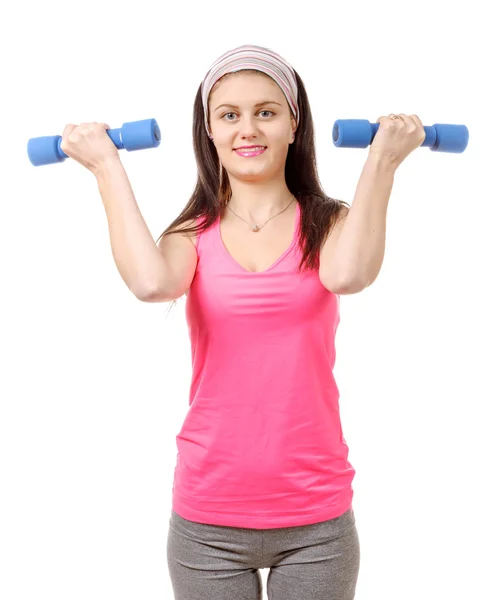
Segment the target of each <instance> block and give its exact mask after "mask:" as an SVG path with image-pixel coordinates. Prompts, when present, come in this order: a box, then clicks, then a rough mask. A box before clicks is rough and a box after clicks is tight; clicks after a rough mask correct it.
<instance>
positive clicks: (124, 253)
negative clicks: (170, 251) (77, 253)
mask: <svg viewBox="0 0 485 600" xmlns="http://www.w3.org/2000/svg"><path fill="white" fill-rule="evenodd" d="M94 174H95V177H96V181H97V183H98V189H99V192H100V194H101V198H102V201H103V205H104V208H105V211H106V216H107V219H108V228H109V237H110V242H111V251H112V253H113V258H114V260H115V263H116V267H117V269H118V272H119V274H120V275H121V277H122V279H123V281H124V282H125V283H126V285H127V286H128V288H129V289H130V290H131V291H132V292H133V294H135V296H137V297H140V298H141V297H143V295H144V294H145V291H146V290H149V289H152V288H153V285H154V282H160V281H163V277H164V271H165V268H166V267H165V262H164V259H163V257H162V254H161V253H160V251H159V250H158V248H157V245H156V243H155V241H154V239H153V237H152V235H151V233H150V230H149V229H148V226H147V224H146V222H145V220H144V218H143V216H142V214H141V212H140V209H139V207H138V204H137V202H136V199H135V196H134V194H133V190H132V187H131V184H130V181H129V179H128V175H127V174H126V171H125V169H124V167H123V164H122V163H121V161H120V160H118V159H116V160H112V161H110V162H109V163H107V164H105V165H104V166H103V167H102V168H100V169H99V170H98V171H96V172H95V173H94Z"/></svg>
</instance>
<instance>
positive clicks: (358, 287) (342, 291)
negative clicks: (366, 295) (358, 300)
mask: <svg viewBox="0 0 485 600" xmlns="http://www.w3.org/2000/svg"><path fill="white" fill-rule="evenodd" d="M320 281H321V282H322V285H323V286H324V287H325V288H326V289H327V290H328V291H329V292H331V293H332V294H337V295H338V296H344V295H350V294H358V293H359V292H362V291H363V290H365V288H366V287H368V285H369V282H367V281H365V282H364V281H363V280H362V279H358V278H355V277H348V278H346V279H340V280H331V279H330V280H329V278H322V277H320Z"/></svg>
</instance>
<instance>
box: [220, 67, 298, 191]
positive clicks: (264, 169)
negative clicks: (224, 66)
mask: <svg viewBox="0 0 485 600" xmlns="http://www.w3.org/2000/svg"><path fill="white" fill-rule="evenodd" d="M227 105H233V106H227ZM208 108H209V128H210V131H211V133H212V136H213V138H214V140H213V141H214V145H215V148H216V150H217V153H218V155H219V159H220V161H221V163H222V165H223V167H224V168H225V169H226V171H227V172H228V174H229V175H233V176H235V177H238V178H242V179H246V180H252V181H254V180H258V179H267V178H270V177H272V176H274V175H275V174H276V173H278V172H280V171H281V170H283V172H284V167H285V163H286V157H287V155H288V145H289V144H291V143H292V142H293V139H294V137H293V132H294V131H295V130H296V126H295V125H296V121H295V119H294V118H293V115H292V114H291V111H290V107H289V105H288V102H287V100H286V97H285V95H284V94H283V92H282V90H281V89H280V87H279V86H278V85H277V83H276V82H274V81H273V80H272V79H271V78H270V77H268V76H266V75H264V74H259V73H257V72H256V73H234V74H230V75H229V76H226V77H224V78H223V79H222V80H221V81H220V82H218V83H217V84H216V85H215V86H214V87H213V88H212V91H211V94H210V96H209V107H208ZM253 145H256V146H266V150H265V151H264V152H263V153H262V154H259V155H258V156H253V157H250V158H245V157H243V156H239V155H238V154H237V153H236V151H235V149H236V148H240V147H241V146H253Z"/></svg>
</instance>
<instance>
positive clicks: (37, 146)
mask: <svg viewBox="0 0 485 600" xmlns="http://www.w3.org/2000/svg"><path fill="white" fill-rule="evenodd" d="M106 133H107V134H108V135H109V137H110V139H111V141H112V142H113V144H114V145H115V146H116V147H117V148H118V150H122V149H124V150H127V151H128V152H131V151H133V150H145V149H146V148H156V147H157V146H159V145H160V128H159V127H158V124H157V122H156V121H155V119H143V120H142V121H132V122H131V123H123V126H122V127H120V128H119V129H107V130H106ZM61 143H62V135H47V136H43V137H37V138H31V139H30V140H29V141H28V144H27V153H28V155H29V159H30V162H31V163H32V164H33V165H34V167H39V166H40V165H51V164H53V163H59V162H63V161H65V160H66V158H69V156H68V155H67V154H66V153H65V152H63V151H62V150H61Z"/></svg>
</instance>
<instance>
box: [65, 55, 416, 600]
mask: <svg viewBox="0 0 485 600" xmlns="http://www.w3.org/2000/svg"><path fill="white" fill-rule="evenodd" d="M378 122H380V124H381V126H380V127H379V130H378V132H377V134H376V136H375V138H374V140H373V143H372V145H371V146H370V148H369V155H368V158H367V161H366V163H365V165H364V169H363V172H362V175H361V178H360V180H359V184H358V186H357V190H356V194H355V197H354V200H353V203H352V206H351V207H349V205H348V204H347V203H345V202H342V201H338V200H334V199H331V198H329V197H328V196H327V195H326V194H325V192H324V191H323V189H322V188H321V186H320V183H319V178H318V174H317V170H316V160H315V143H314V130H313V122H312V116H311V111H310V105H309V102H308V98H307V94H306V91H305V88H304V85H303V82H302V80H301V79H300V77H299V75H298V74H297V73H296V71H295V70H294V69H293V68H292V67H291V66H290V65H289V64H288V63H287V62H286V61H285V60H284V59H283V58H282V57H281V56H279V55H278V54H276V53H275V52H273V51H271V50H269V49H267V48H262V47H259V46H249V45H246V46H241V47H239V48H236V49H234V50H231V51H229V52H227V53H225V54H224V55H222V56H221V57H220V58H219V59H218V60H217V61H216V62H215V63H214V64H213V65H212V66H211V68H210V69H209V71H208V73H207V74H206V76H205V78H204V80H203V82H202V83H201V85H200V87H199V90H198V92H197V96H196V99H195V105H194V126H193V136H194V148H195V155H196V159H197V167H198V180H197V185H196V188H195V191H194V193H193V195H192V197H191V198H190V200H189V202H188V203H187V205H186V207H185V208H184V210H183V211H182V212H181V214H180V216H179V217H178V218H177V219H176V220H175V221H174V222H173V223H172V224H171V225H170V226H169V227H168V228H167V229H166V230H165V231H164V232H163V234H162V235H161V236H160V238H159V239H158V240H157V242H156V243H155V242H154V240H153V238H152V237H151V234H150V232H149V230H148V228H147V226H146V224H145V222H144V220H143V218H142V216H141V214H140V212H139V210H138V207H137V205H136V201H135V199H134V196H133V193H132V190H131V187H130V185H129V181H128V179H127V177H126V173H125V171H124V169H123V167H122V165H121V163H120V161H119V159H118V156H117V151H116V148H115V146H114V144H112V142H111V140H109V138H108V136H107V135H106V134H105V131H104V130H105V129H106V128H108V127H109V126H108V125H106V124H102V125H100V124H91V125H89V124H82V125H81V126H79V127H77V128H76V127H75V126H74V125H69V126H67V127H66V129H65V131H64V137H65V139H64V140H63V146H61V147H62V149H63V150H64V151H65V152H66V153H67V154H69V155H70V156H72V157H73V158H76V159H77V160H78V161H79V162H81V163H82V164H84V165H85V166H86V167H87V168H89V169H90V170H92V172H93V173H95V175H96V177H97V180H98V184H99V189H100V193H101V197H102V199H103V202H104V205H105V208H106V211H107V215H108V223H109V227H110V238H111V244H112V249H113V255H114V258H115V261H116V264H117V267H118V270H119V272H120V274H121V276H122V277H123V279H124V281H125V282H126V284H127V285H128V286H129V287H130V289H131V290H132V291H133V292H134V293H135V294H136V295H137V297H139V298H140V299H142V300H144V301H149V302H169V301H175V300H176V299H177V298H180V297H181V296H182V295H184V294H186V295H187V300H186V315H187V322H188V327H189V334H190V341H191V347H192V359H193V375H192V382H191V388H190V398H189V405H190V407H189V410H188V413H187V416H186V418H185V420H184V423H183V425H182V428H181V430H180V432H179V434H178V435H177V439H176V441H177V447H178V454H177V465H176V469H175V476H174V485H173V503H172V513H171V518H170V527H169V535H168V540H167V559H168V566H169V572H170V577H171V581H172V585H173V590H174V594H175V598H176V600H214V599H216V598H217V599H220V600H229V599H231V600H237V599H242V598H244V599H246V600H251V599H253V600H259V599H260V598H261V593H262V579H261V574H260V571H259V569H262V568H268V569H270V572H269V575H268V579H267V588H268V596H269V597H270V598H271V600H352V599H353V598H354V594H355V588H356V583H357V577H358V572H359V563H360V548H359V539H358V534H357V529H356V524H355V518H354V512H353V508H352V498H353V490H352V480H353V477H354V474H355V471H354V469H353V467H352V465H351V464H350V463H349V461H348V460H347V456H348V450H349V449H348V447H347V444H346V442H345V439H344V436H343V432H342V427H341V422H340V416H339V391H338V387H337V384H336V382H335V379H334V376H333V367H334V364H335V333H336V329H337V326H338V323H339V295H340V294H351V293H357V292H359V291H361V290H362V289H364V288H365V287H366V286H368V285H370V284H371V283H372V282H373V281H374V280H375V278H376V277H377V274H378V272H379V269H380V267H381V264H382V260H383V254H384V237H385V218H386V209H387V203H388V200H389V197H390V193H391V189H392V185H393V177H394V173H395V170H396V168H397V167H398V165H399V164H400V162H402V160H404V158H405V157H406V156H407V155H408V154H409V153H410V152H411V151H412V150H413V149H414V148H417V147H418V146H419V145H421V143H422V141H423V140H424V137H425V134H424V128H423V127H422V123H421V121H420V120H419V118H418V117H417V116H416V115H412V116H410V117H409V116H406V115H403V114H401V115H399V116H397V115H390V116H389V117H381V118H380V119H379V121H378Z"/></svg>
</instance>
